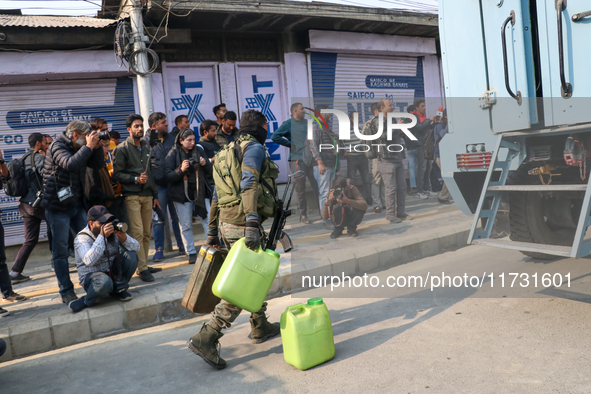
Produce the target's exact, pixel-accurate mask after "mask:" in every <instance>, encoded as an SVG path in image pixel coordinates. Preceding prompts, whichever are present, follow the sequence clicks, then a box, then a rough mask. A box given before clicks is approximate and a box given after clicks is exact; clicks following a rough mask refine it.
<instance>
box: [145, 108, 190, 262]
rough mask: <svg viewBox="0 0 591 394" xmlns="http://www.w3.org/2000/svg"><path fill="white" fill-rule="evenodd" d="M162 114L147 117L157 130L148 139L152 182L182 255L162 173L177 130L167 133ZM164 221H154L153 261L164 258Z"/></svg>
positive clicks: (172, 205)
mask: <svg viewBox="0 0 591 394" xmlns="http://www.w3.org/2000/svg"><path fill="white" fill-rule="evenodd" d="M163 115H164V114H163V113H161V112H155V113H153V114H152V115H150V117H149V118H148V122H150V127H151V128H152V129H157V130H158V134H157V135H156V139H155V140H154V141H150V145H151V146H152V147H153V148H152V154H151V156H150V161H151V166H152V174H153V175H154V182H156V186H157V188H158V202H160V206H161V207H162V212H163V213H164V214H165V215H166V212H167V211H166V207H168V212H170V220H171V222H172V232H173V233H174V238H175V239H176V244H177V246H178V248H179V254H180V255H184V254H185V248H184V247H183V239H182V237H181V231H180V225H179V217H178V215H177V212H176V209H175V207H174V203H173V202H172V201H170V200H168V197H167V192H168V186H167V185H168V182H167V181H166V176H165V174H164V159H166V155H167V154H168V152H170V150H171V149H172V148H173V147H174V140H175V138H176V136H177V134H178V132H179V130H178V128H176V127H175V129H174V130H173V131H172V132H171V133H169V132H168V130H167V128H168V122H167V121H166V117H164V118H162V116H163ZM182 116H183V115H179V116H178V117H177V118H176V119H175V123H177V125H178V123H180V122H182V120H183V118H182ZM185 118H186V116H185ZM163 125H165V126H166V129H164V128H163ZM165 223H166V222H165V221H163V220H160V219H158V220H156V221H155V222H154V248H155V249H156V253H154V257H152V260H153V261H162V260H163V259H164V225H165ZM148 269H149V268H148ZM152 270H153V269H152Z"/></svg>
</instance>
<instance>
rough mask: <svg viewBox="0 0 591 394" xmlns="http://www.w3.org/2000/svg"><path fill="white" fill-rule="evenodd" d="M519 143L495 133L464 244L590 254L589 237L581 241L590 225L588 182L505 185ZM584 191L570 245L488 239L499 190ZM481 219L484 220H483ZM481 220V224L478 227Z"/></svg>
mask: <svg viewBox="0 0 591 394" xmlns="http://www.w3.org/2000/svg"><path fill="white" fill-rule="evenodd" d="M522 147H523V145H522V144H521V143H520V142H519V139H516V138H505V136H503V135H502V134H501V135H499V136H498V138H497V142H496V145H495V148H494V151H493V155H492V158H491V161H490V163H491V164H490V167H489V168H488V171H487V174H486V179H485V181H484V187H483V189H482V193H481V194H480V199H479V201H478V206H477V208H476V212H475V214H474V221H473V222H472V228H471V229H470V235H469V236H468V244H473V245H488V246H496V247H501V248H505V249H514V250H519V251H524V252H536V253H544V254H550V255H555V256H561V257H576V258H580V257H584V256H587V255H589V254H590V253H591V239H589V240H587V241H585V240H584V237H585V233H586V232H587V228H588V227H589V226H591V216H590V212H591V211H590V209H591V204H590V201H591V182H588V183H587V184H586V185H557V184H552V185H506V184H505V183H506V182H507V177H508V176H509V170H510V167H511V163H512V162H513V160H515V159H516V158H518V157H519V155H520V154H521V153H522V152H521V151H522ZM500 150H504V151H505V150H506V153H507V154H506V156H505V158H504V159H502V155H499V151H500ZM495 171H496V172H498V171H500V172H501V174H500V177H499V178H498V179H497V180H494V181H493V176H494V172H495ZM532 191H537V192H550V191H559V192H585V197H584V198H583V205H582V207H581V213H580V216H579V220H578V222H577V231H576V232H575V237H574V240H573V244H572V246H559V245H544V244H537V243H528V242H517V241H510V240H508V239H490V234H491V231H492V228H493V225H494V222H495V218H496V216H497V212H498V209H499V204H500V202H501V197H502V194H503V192H509V193H524V192H532ZM483 219H485V220H483ZM479 223H482V225H483V227H482V228H480V227H479Z"/></svg>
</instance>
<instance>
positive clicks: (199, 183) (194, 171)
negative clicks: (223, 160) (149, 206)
mask: <svg viewBox="0 0 591 394" xmlns="http://www.w3.org/2000/svg"><path fill="white" fill-rule="evenodd" d="M164 171H165V174H166V180H167V182H168V197H169V198H170V199H171V200H172V201H174V206H175V208H176V210H177V212H178V216H179V224H180V225H181V237H182V238H183V243H184V246H185V251H186V253H187V254H188V255H189V264H193V263H195V261H196V260H197V251H196V250H195V241H194V239H193V220H192V219H193V212H195V213H196V214H197V215H199V217H200V218H201V224H202V226H203V230H204V231H205V234H207V230H208V228H207V223H208V221H209V220H208V211H209V207H208V206H206V198H208V199H211V195H212V193H211V190H210V187H209V185H208V183H207V179H206V176H209V175H210V174H211V163H210V162H209V160H207V156H206V154H205V152H204V151H203V149H201V148H200V147H199V146H197V145H195V133H194V132H193V130H191V129H189V128H186V129H182V130H181V131H179V133H178V135H177V137H176V140H175V145H174V147H173V148H172V150H171V151H170V152H169V153H168V155H167V156H166V160H165V162H164Z"/></svg>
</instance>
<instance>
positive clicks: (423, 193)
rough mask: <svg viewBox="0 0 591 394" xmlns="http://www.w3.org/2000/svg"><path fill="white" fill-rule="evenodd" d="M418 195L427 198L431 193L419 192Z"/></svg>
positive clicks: (423, 198) (422, 198)
mask: <svg viewBox="0 0 591 394" xmlns="http://www.w3.org/2000/svg"><path fill="white" fill-rule="evenodd" d="M417 197H418V198H420V199H421V200H426V199H427V198H429V195H428V194H427V193H425V192H418V193H417Z"/></svg>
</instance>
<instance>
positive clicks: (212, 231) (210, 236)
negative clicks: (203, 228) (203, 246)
mask: <svg viewBox="0 0 591 394" xmlns="http://www.w3.org/2000/svg"><path fill="white" fill-rule="evenodd" d="M206 243H207V246H219V245H220V238H219V237H218V229H217V228H215V227H210V228H209V231H208V232H207V242H206Z"/></svg>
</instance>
